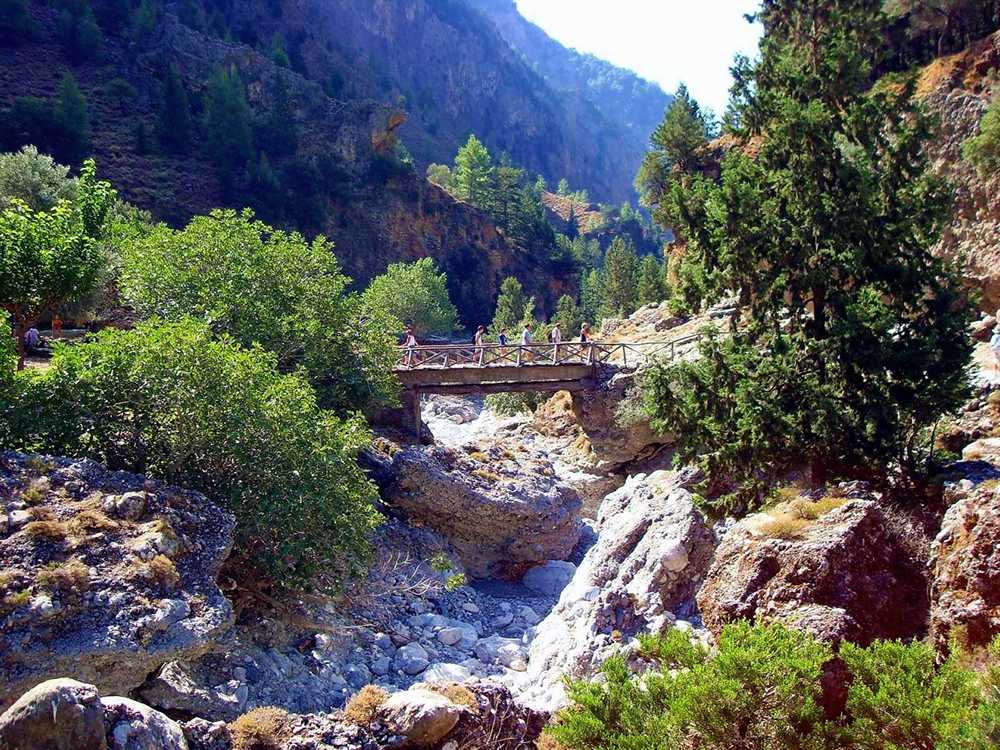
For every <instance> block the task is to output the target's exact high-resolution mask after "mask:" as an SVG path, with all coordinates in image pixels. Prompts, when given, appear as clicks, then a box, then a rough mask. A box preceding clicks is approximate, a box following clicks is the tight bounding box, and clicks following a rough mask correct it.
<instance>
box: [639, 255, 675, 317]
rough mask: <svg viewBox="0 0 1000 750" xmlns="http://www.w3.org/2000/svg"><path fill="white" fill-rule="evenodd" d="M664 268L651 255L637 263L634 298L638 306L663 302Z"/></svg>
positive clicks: (664, 286)
mask: <svg viewBox="0 0 1000 750" xmlns="http://www.w3.org/2000/svg"><path fill="white" fill-rule="evenodd" d="M664 281H665V275H664V266H663V265H661V264H659V263H657V262H656V258H655V257H654V256H652V255H644V256H643V258H642V261H640V263H639V281H638V285H637V287H636V296H637V302H638V304H639V306H642V305H648V304H649V303H651V302H663V301H664V300H665V299H667V297H668V296H669V295H668V294H667V289H666V284H665V283H664Z"/></svg>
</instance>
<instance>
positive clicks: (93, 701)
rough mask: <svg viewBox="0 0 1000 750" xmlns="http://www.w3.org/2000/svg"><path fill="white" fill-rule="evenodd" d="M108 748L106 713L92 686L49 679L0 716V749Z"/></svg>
mask: <svg viewBox="0 0 1000 750" xmlns="http://www.w3.org/2000/svg"><path fill="white" fill-rule="evenodd" d="M105 748H107V742H106V741H105V737H104V712H103V710H102V708H101V697H100V694H99V693H98V692H97V688H96V687H94V686H93V685H86V684H84V683H82V682H77V681H76V680H69V679H65V678H61V679H54V680H47V681H45V682H43V683H41V684H40V685H37V686H35V687H34V688H32V689H31V690H29V691H28V692H26V693H25V694H24V695H22V696H21V697H20V698H18V700H17V701H16V702H14V704H13V705H12V706H11V707H10V708H8V709H7V710H6V711H5V712H4V713H3V714H2V715H0V750H105Z"/></svg>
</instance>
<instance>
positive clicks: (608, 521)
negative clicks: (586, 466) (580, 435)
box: [527, 471, 715, 709]
mask: <svg viewBox="0 0 1000 750" xmlns="http://www.w3.org/2000/svg"><path fill="white" fill-rule="evenodd" d="M694 479H695V475H694V473H693V472H691V471H682V472H679V473H669V472H663V471H660V472H655V473H653V474H651V475H649V476H642V475H639V476H636V477H632V478H630V479H629V480H628V482H626V484H625V485H624V486H623V487H622V488H621V489H619V490H617V491H616V492H614V493H612V494H611V495H608V497H607V498H606V499H605V500H604V502H603V503H602V504H601V508H600V512H599V515H598V538H597V541H596V542H595V544H594V545H593V546H592V547H591V548H590V550H589V551H588V552H587V554H586V555H585V556H584V558H583V561H582V562H581V564H580V566H579V567H578V569H577V570H576V573H575V574H574V576H573V578H572V580H571V581H570V583H569V585H568V586H567V587H566V588H565V589H564V590H563V592H562V596H561V597H560V599H559V603H558V604H557V605H556V607H555V609H553V611H552V612H551V613H550V614H549V615H548V617H546V618H545V619H544V620H542V622H540V623H539V624H538V626H537V628H535V636H534V640H533V641H532V642H531V645H530V648H529V651H528V675H527V677H528V680H527V683H528V685H529V693H528V695H529V700H530V702H531V704H532V705H537V706H539V707H545V708H549V709H551V708H554V707H555V706H556V705H558V704H559V703H560V702H561V701H562V700H563V693H562V686H561V680H562V677H563V675H564V674H565V675H569V676H572V677H576V678H581V677H588V676H590V675H592V674H594V673H595V672H596V671H597V669H598V668H599V667H600V665H601V664H602V663H603V662H604V661H605V660H606V659H607V658H608V657H609V656H611V655H612V653H613V652H614V651H615V650H616V649H618V648H619V647H620V646H621V645H622V644H623V643H624V642H626V641H627V640H628V639H629V638H631V637H632V636H634V635H636V634H637V633H640V632H661V631H663V630H665V629H667V628H669V627H670V626H671V625H672V624H673V623H674V622H675V620H676V619H677V618H678V617H686V616H689V615H690V614H691V613H692V611H693V600H694V594H695V591H696V589H697V587H698V584H699V582H700V581H701V579H702V577H703V576H704V575H705V573H706V571H707V570H708V566H709V563H710V561H711V557H712V550H713V548H714V546H715V541H714V537H713V535H712V532H711V530H710V529H709V528H708V527H707V526H706V524H705V519H704V518H703V517H702V515H701V513H700V512H699V511H698V510H697V509H696V508H695V506H694V502H693V497H692V495H691V492H690V491H689V489H688V487H689V486H690V483H691V482H692V481H693V480H694Z"/></svg>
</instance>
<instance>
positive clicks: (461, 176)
mask: <svg viewBox="0 0 1000 750" xmlns="http://www.w3.org/2000/svg"><path fill="white" fill-rule="evenodd" d="M453 173H454V176H455V188H456V195H457V196H458V197H459V198H461V199H462V200H464V201H466V202H467V203H471V204H472V205H473V206H476V207H478V208H483V209H485V208H488V207H489V206H490V204H491V200H490V198H491V192H492V191H491V181H492V179H493V160H492V159H491V158H490V152H489V151H487V150H486V146H484V145H483V144H482V142H480V140H479V139H478V138H476V136H474V135H470V136H469V140H468V141H466V143H465V145H464V146H462V147H461V148H460V149H459V150H458V154H457V155H456V156H455V168H454V170H453Z"/></svg>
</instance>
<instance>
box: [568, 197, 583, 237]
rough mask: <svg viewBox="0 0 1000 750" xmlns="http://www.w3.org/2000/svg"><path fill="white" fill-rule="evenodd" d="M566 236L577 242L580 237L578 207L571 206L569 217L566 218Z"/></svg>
mask: <svg viewBox="0 0 1000 750" xmlns="http://www.w3.org/2000/svg"><path fill="white" fill-rule="evenodd" d="M566 236H567V237H569V238H570V239H571V240H575V239H576V238H577V237H579V236H580V227H579V225H578V223H577V218H576V206H574V205H573V204H570V207H569V216H567V217H566Z"/></svg>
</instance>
